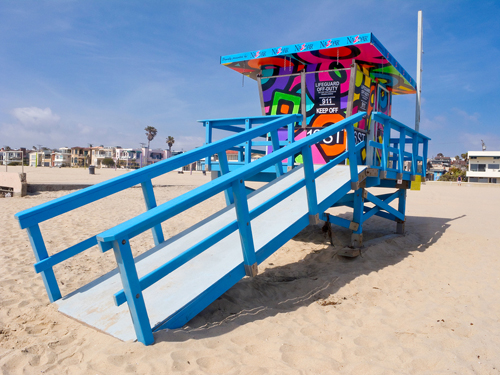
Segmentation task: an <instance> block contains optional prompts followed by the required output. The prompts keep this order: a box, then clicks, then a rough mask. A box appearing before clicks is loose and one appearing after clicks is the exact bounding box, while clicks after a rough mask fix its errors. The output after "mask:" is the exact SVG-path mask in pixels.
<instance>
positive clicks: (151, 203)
mask: <svg viewBox="0 0 500 375" xmlns="http://www.w3.org/2000/svg"><path fill="white" fill-rule="evenodd" d="M141 187H142V194H143V195H144V201H145V202H146V209H147V210H150V209H152V208H155V207H156V199H155V192H154V190H153V183H152V182H151V180H147V181H144V182H141ZM151 231H152V232H153V239H154V241H155V246H158V245H159V244H161V243H162V242H163V241H165V238H164V237H163V230H162V229H161V224H158V225H156V226H154V227H153V228H151Z"/></svg>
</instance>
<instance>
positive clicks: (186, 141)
mask: <svg viewBox="0 0 500 375" xmlns="http://www.w3.org/2000/svg"><path fill="white" fill-rule="evenodd" d="M204 143H205V138H203V137H194V136H185V135H181V136H178V137H175V144H174V145H173V147H172V149H174V150H179V151H180V150H184V151H188V150H191V149H193V148H195V147H200V146H203V144H204Z"/></svg>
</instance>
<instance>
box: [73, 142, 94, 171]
mask: <svg viewBox="0 0 500 375" xmlns="http://www.w3.org/2000/svg"><path fill="white" fill-rule="evenodd" d="M91 151H92V149H91V148H90V147H78V146H77V147H71V166H72V167H88V166H89V165H90V160H91Z"/></svg>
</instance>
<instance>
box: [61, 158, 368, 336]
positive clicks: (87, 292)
mask: <svg viewBox="0 0 500 375" xmlns="http://www.w3.org/2000/svg"><path fill="white" fill-rule="evenodd" d="M364 168H365V167H364V166H360V167H358V169H359V170H360V171H361V170H362V169H364ZM303 179H304V168H296V169H294V170H293V171H292V172H291V173H287V174H285V175H284V176H282V177H281V178H279V179H277V180H275V181H274V182H273V183H271V184H269V185H266V186H264V187H263V188H262V189H260V190H257V191H255V192H254V193H252V194H251V196H250V197H249V198H248V206H249V210H250V211H253V210H254V209H256V208H258V207H259V206H261V205H262V204H264V203H265V202H267V201H268V200H269V199H271V198H273V197H275V196H277V195H279V194H280V193H282V192H283V191H286V190H287V189H289V188H290V187H292V186H294V185H296V184H297V183H299V182H300V181H301V180H303ZM350 181H351V178H350V173H349V168H348V167H346V166H336V167H335V168H332V169H331V170H329V171H328V172H326V173H325V174H323V175H322V176H320V177H319V178H318V179H317V181H316V188H317V196H318V203H319V204H320V205H321V204H323V203H324V204H325V206H327V205H328V206H331V204H332V203H335V202H334V201H335V200H336V197H338V198H340V197H341V196H343V195H345V193H347V192H348V191H349V190H350V189H351V185H350ZM302 185H303V184H302ZM339 192H341V193H340V194H339ZM236 221H237V215H236V210H235V207H234V204H233V205H231V206H229V207H227V208H225V209H223V210H221V211H220V212H218V213H217V214H215V215H213V216H211V217H209V218H207V219H206V220H204V221H203V222H201V223H199V224H197V225H196V226H195V227H194V228H190V229H188V230H186V231H185V232H183V233H181V234H179V235H177V236H175V237H173V238H171V239H170V240H168V241H165V242H164V243H162V244H160V245H158V246H156V247H155V248H153V249H151V250H150V251H148V253H147V254H144V255H143V256H141V257H140V258H139V259H136V262H135V267H136V269H137V273H138V275H139V278H141V277H143V276H145V275H147V274H148V273H150V272H153V271H154V270H155V269H156V268H157V267H158V265H159V264H164V263H167V262H169V261H172V260H173V259H175V258H176V257H178V256H179V255H180V254H181V253H182V252H184V251H185V250H186V249H190V248H192V247H194V246H196V245H197V244H198V243H199V242H200V241H201V240H203V239H207V238H209V237H210V236H211V235H212V234H214V233H217V232H220V231H221V230H223V229H224V228H227V227H230V226H231V225H233V226H235V223H236ZM308 224H309V209H308V204H307V192H306V188H305V186H302V187H301V188H300V189H297V191H295V192H294V193H293V194H290V195H289V196H288V197H287V198H285V199H283V200H282V201H280V202H279V203H278V204H276V205H274V206H272V207H271V208H269V209H268V210H267V211H264V212H263V213H262V214H260V215H258V216H257V217H255V218H254V219H252V220H251V226H252V232H253V239H254V246H255V252H256V258H257V263H261V262H262V261H263V260H264V259H266V258H267V257H268V256H269V255H271V254H272V253H273V252H274V251H275V250H276V249H277V248H279V247H281V246H282V245H283V244H284V243H286V242H287V241H288V240H289V239H290V238H292V237H293V236H294V235H296V234H297V233H298V232H300V231H301V230H302V229H303V228H304V227H305V226H307V225H308ZM234 229H236V228H234ZM243 261H244V259H243V251H242V247H241V242H240V238H239V233H238V232H237V231H236V230H233V232H232V233H231V234H229V235H228V236H227V237H225V238H223V239H222V240H220V241H219V242H217V243H215V244H213V245H212V246H210V247H208V248H207V249H206V250H205V251H204V252H202V253H201V254H200V255H198V256H196V257H194V258H193V259H192V260H191V261H189V262H187V263H185V264H184V265H182V266H181V267H179V268H177V269H176V270H175V271H173V272H171V273H169V274H168V275H167V276H165V277H164V278H162V279H161V280H160V281H158V282H157V283H155V284H154V285H152V286H151V287H149V288H148V289H146V290H144V301H145V305H146V309H147V312H148V316H149V320H150V324H151V326H152V328H153V330H156V329H159V328H177V327H181V326H183V325H184V324H185V323H187V322H188V321H189V320H190V319H191V318H193V317H194V316H195V315H196V314H198V313H199V312H200V311H201V310H203V309H204V308H205V307H206V306H208V305H209V304H210V303H211V302H212V301H213V300H214V299H216V298H217V297H218V296H220V295H221V294H222V293H224V292H225V291H226V290H227V289H229V288H230V287H231V286H232V285H234V284H235V283H236V282H237V281H239V280H240V279H241V278H242V277H244V276H245V268H244V262H243ZM121 289H122V283H121V280H120V275H119V274H118V272H117V271H113V272H110V273H109V274H107V275H104V276H102V277H101V278H99V279H98V280H96V281H95V282H93V283H91V284H89V285H87V286H85V287H83V288H80V289H78V290H76V291H75V292H74V293H71V294H70V295H68V296H66V297H64V298H62V299H60V300H58V301H57V302H56V303H57V305H58V306H59V311H61V312H62V313H64V314H66V315H69V316H71V317H74V318H76V319H78V320H80V321H82V322H84V323H86V324H88V325H90V326H93V327H96V328H97V329H99V330H102V331H104V332H107V333H109V334H111V335H113V336H115V337H117V338H119V339H121V340H132V339H135V338H136V335H135V331H134V326H133V322H132V319H131V317H130V314H129V311H128V307H127V305H126V304H123V305H121V306H116V305H115V303H114V301H113V299H112V298H111V296H112V295H113V294H114V293H116V292H118V291H120V290H121Z"/></svg>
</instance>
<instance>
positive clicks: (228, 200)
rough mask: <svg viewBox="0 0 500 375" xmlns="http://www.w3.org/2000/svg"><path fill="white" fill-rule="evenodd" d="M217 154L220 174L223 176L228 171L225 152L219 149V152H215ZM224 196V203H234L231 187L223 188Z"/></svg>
mask: <svg viewBox="0 0 500 375" xmlns="http://www.w3.org/2000/svg"><path fill="white" fill-rule="evenodd" d="M217 155H218V156H219V167H220V174H221V175H222V176H223V175H225V174H227V173H229V165H228V162H227V154H226V152H225V151H221V152H219V153H217ZM224 197H225V198H226V205H228V206H230V205H232V204H233V203H234V197H233V189H232V188H231V187H229V188H227V189H226V190H224Z"/></svg>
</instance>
